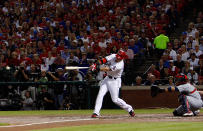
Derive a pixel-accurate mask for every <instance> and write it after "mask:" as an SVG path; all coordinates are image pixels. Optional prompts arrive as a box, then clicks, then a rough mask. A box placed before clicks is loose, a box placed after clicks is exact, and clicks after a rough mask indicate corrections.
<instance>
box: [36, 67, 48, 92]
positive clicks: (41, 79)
mask: <svg viewBox="0 0 203 131" xmlns="http://www.w3.org/2000/svg"><path fill="white" fill-rule="evenodd" d="M46 73H47V72H46V70H41V74H40V77H39V80H38V82H48V81H49V80H48V77H47V74H46ZM42 88H45V90H46V91H47V90H48V85H39V86H38V88H37V94H38V95H39V94H40V93H41V92H42Z"/></svg>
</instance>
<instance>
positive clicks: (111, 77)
mask: <svg viewBox="0 0 203 131" xmlns="http://www.w3.org/2000/svg"><path fill="white" fill-rule="evenodd" d="M108 77H109V79H114V80H116V79H117V78H119V77H113V76H110V75H108Z"/></svg>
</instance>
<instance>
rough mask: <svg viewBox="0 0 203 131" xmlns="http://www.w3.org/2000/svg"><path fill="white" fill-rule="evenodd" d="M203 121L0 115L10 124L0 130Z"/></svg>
mask: <svg viewBox="0 0 203 131" xmlns="http://www.w3.org/2000/svg"><path fill="white" fill-rule="evenodd" d="M180 119H181V121H201V122H202V121H203V114H199V115H198V116H195V117H173V116H172V114H137V115H136V117H134V118H132V117H129V116H128V115H111V116H109V115H108V116H101V117H100V118H90V116H89V115H88V116H87V115H84V116H72V115H67V116H23V117H22V116H21V117H20V116H12V117H0V123H9V124H10V125H9V126H0V131H25V130H33V129H45V128H56V127H65V126H66V127H67V126H80V125H90V124H113V123H124V122H125V123H127V122H129V123H135V122H159V121H180Z"/></svg>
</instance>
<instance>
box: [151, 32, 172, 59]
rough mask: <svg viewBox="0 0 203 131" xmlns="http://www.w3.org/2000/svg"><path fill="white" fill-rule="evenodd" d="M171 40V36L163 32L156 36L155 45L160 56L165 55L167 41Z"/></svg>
mask: <svg viewBox="0 0 203 131" xmlns="http://www.w3.org/2000/svg"><path fill="white" fill-rule="evenodd" d="M168 42H169V38H168V37H167V36H165V35H164V34H163V33H161V34H160V35H159V36H157V37H155V39H154V45H155V50H156V53H157V56H158V58H160V57H161V56H162V55H163V52H164V50H165V49H166V48H167V43H168Z"/></svg>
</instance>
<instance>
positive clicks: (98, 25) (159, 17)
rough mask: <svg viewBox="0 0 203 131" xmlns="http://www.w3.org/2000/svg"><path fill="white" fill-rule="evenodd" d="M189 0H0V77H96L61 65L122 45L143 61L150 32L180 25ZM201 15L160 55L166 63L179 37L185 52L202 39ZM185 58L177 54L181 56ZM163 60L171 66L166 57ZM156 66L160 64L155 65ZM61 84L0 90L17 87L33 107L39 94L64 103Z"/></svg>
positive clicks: (84, 61)
mask: <svg viewBox="0 0 203 131" xmlns="http://www.w3.org/2000/svg"><path fill="white" fill-rule="evenodd" d="M188 2H189V0H68V1H66V0H1V1H0V6H1V10H0V49H1V50H0V73H1V74H2V75H1V76H0V77H1V78H0V80H1V81H5V82H8V81H20V82H26V81H32V82H35V81H43V82H46V81H65V80H84V79H88V80H92V79H97V78H98V77H94V76H92V74H91V73H89V72H88V70H79V71H78V70H76V71H71V72H67V71H66V70H65V67H66V66H69V65H72V66H89V65H90V64H91V63H92V62H94V61H95V60H97V59H99V58H101V57H104V56H106V55H109V54H111V53H116V52H117V51H118V50H119V49H120V48H123V49H124V50H125V51H126V52H127V54H128V58H129V59H128V60H127V61H126V62H127V63H129V62H142V60H144V59H145V58H147V57H151V56H152V55H153V54H154V50H155V47H154V43H153V41H154V38H155V37H157V36H158V35H159V34H161V33H162V34H165V35H167V36H170V34H171V32H172V31H174V29H175V28H176V27H177V26H178V25H179V23H180V21H181V18H182V17H183V16H182V13H183V11H184V7H185V6H187V5H188ZM201 20H202V14H201V13H200V14H198V19H197V22H196V23H197V24H190V26H189V28H188V31H187V32H184V35H183V36H182V37H181V39H180V40H174V43H171V45H172V48H170V47H167V48H168V49H167V51H165V52H164V55H163V58H162V59H161V60H162V61H163V63H164V65H167V64H166V63H167V62H166V61H167V58H168V57H169V52H170V50H171V49H179V45H182V43H183V41H184V42H187V43H185V47H181V51H182V53H181V54H180V53H179V54H180V55H181V56H183V55H184V52H183V51H184V48H185V51H187V50H186V49H188V48H189V47H191V48H194V47H195V45H196V44H193V43H195V42H196V43H198V42H199V43H198V44H200V43H201V40H200V38H199V36H201V33H202V32H201V30H199V27H198V28H197V25H201V24H202V23H201ZM197 30H199V31H197ZM196 32H198V33H196ZM190 35H192V37H191V36H190ZM191 40H193V41H194V42H192V43H190V44H192V45H190V44H189V42H190V41H191ZM199 40H200V41H199ZM189 52H190V51H189ZM193 52H194V51H193ZM188 55H189V54H188ZM196 56H197V55H196ZM177 57H178V55H177ZM173 58H174V61H175V60H178V59H179V58H176V56H173ZM187 58H189V56H188V57H187ZM187 58H186V57H184V58H183V57H181V60H182V59H184V60H186V59H187ZM135 60H137V61H135ZM161 60H160V61H161ZM191 61H193V60H191ZM160 63H161V62H160ZM193 64H195V63H193ZM167 66H168V70H170V67H171V66H170V64H169V63H168V65H167ZM158 67H161V65H160V66H157V67H156V68H158ZM199 67H201V66H199ZM152 69H153V68H151V70H152ZM160 69H161V68H160ZM164 69H165V68H164ZM194 69H195V67H194ZM180 70H181V69H179V70H178V71H180ZM159 71H160V75H159V76H156V78H162V76H161V75H162V74H161V70H159ZM168 72H169V71H168ZM164 73H165V72H164ZM101 77H102V76H101ZM165 77H166V76H165ZM192 78H193V77H192ZM98 79H101V78H98ZM1 89H2V88H1ZM64 90H65V88H64V86H61V88H56V89H55V88H52V90H51V91H50V90H49V88H47V86H46V85H41V86H39V87H32V86H26V85H25V86H21V87H15V86H13V87H12V86H8V89H7V91H5V92H4V93H2V95H1V96H2V97H8V96H9V95H8V94H9V92H17V94H20V95H21V98H23V100H24V101H23V105H24V106H25V107H26V106H27V107H32V105H33V103H34V102H35V101H36V100H37V99H38V98H40V99H41V101H43V102H44V103H45V105H46V104H47V105H46V106H45V108H47V109H49V108H50V107H55V108H56V109H62V106H63V103H64ZM78 91H81V90H80V89H78V90H77V92H78ZM40 95H41V96H40ZM35 96H38V97H37V98H35ZM27 99H28V100H27ZM26 100H27V101H26ZM67 101H69V100H67ZM26 102H27V105H26ZM67 103H68V102H67ZM69 103H71V102H70V101H69ZM53 105H55V106H53ZM67 105H72V104H67ZM68 107H69V108H71V106H68Z"/></svg>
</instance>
